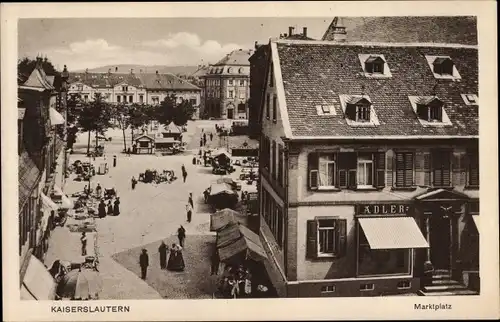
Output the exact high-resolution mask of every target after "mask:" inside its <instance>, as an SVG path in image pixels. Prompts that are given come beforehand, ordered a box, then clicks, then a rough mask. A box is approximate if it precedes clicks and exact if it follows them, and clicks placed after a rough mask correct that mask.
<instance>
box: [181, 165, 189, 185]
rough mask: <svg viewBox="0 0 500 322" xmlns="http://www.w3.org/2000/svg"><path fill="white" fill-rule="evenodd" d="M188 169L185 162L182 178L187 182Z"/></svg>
mask: <svg viewBox="0 0 500 322" xmlns="http://www.w3.org/2000/svg"><path fill="white" fill-rule="evenodd" d="M187 175H188V173H187V171H186V168H185V167H184V164H183V165H182V178H183V179H184V182H186V178H187Z"/></svg>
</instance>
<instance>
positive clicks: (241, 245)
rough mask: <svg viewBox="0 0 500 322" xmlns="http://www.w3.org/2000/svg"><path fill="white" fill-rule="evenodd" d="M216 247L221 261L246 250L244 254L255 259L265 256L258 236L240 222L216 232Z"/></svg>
mask: <svg viewBox="0 0 500 322" xmlns="http://www.w3.org/2000/svg"><path fill="white" fill-rule="evenodd" d="M217 248H218V252H219V258H220V260H221V261H227V260H229V259H231V258H232V257H234V256H236V255H238V254H241V253H242V252H244V251H246V253H245V256H246V257H247V258H248V257H249V258H252V259H254V260H256V261H260V260H263V259H265V258H267V255H266V252H265V250H264V247H263V246H262V243H261V241H260V238H259V236H258V235H257V234H256V233H254V232H253V231H251V230H250V229H248V228H247V227H245V226H243V225H240V224H233V225H229V226H227V227H225V228H224V229H222V230H221V231H219V232H218V233H217Z"/></svg>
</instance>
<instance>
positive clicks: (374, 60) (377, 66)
mask: <svg viewBox="0 0 500 322" xmlns="http://www.w3.org/2000/svg"><path fill="white" fill-rule="evenodd" d="M384 64H385V61H384V60H383V59H382V58H380V56H370V57H368V59H367V60H366V61H365V72H367V73H371V74H373V73H377V74H383V73H384Z"/></svg>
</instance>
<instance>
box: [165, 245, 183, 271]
mask: <svg viewBox="0 0 500 322" xmlns="http://www.w3.org/2000/svg"><path fill="white" fill-rule="evenodd" d="M184 267H185V264H184V257H183V256H182V247H181V246H179V245H176V244H172V248H171V249H170V257H169V258H168V263H167V269H168V270H169V271H177V272H182V271H184Z"/></svg>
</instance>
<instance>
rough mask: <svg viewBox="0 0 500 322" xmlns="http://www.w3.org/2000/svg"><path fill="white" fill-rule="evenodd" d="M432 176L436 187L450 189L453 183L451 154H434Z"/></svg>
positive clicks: (435, 152) (436, 152)
mask: <svg viewBox="0 0 500 322" xmlns="http://www.w3.org/2000/svg"><path fill="white" fill-rule="evenodd" d="M431 159H432V175H433V185H434V186H435V187H449V186H450V183H451V179H450V176H451V173H450V172H451V171H450V170H451V169H450V168H451V153H450V151H442V150H437V151H433V152H432V157H431Z"/></svg>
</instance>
